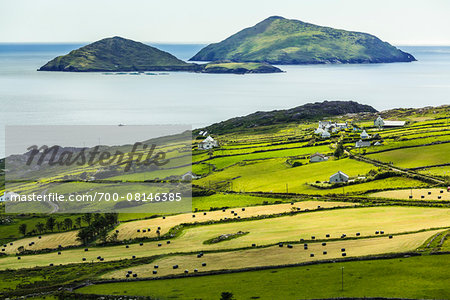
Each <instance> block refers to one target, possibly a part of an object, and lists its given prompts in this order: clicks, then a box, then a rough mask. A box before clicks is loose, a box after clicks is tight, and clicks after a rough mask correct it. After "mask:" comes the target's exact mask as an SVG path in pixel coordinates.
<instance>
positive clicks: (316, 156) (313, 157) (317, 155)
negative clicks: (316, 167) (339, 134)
mask: <svg viewBox="0 0 450 300" xmlns="http://www.w3.org/2000/svg"><path fill="white" fill-rule="evenodd" d="M325 160H328V157H327V156H326V155H323V154H320V153H314V154H313V155H311V157H310V158H309V162H312V163H313V162H319V161H325Z"/></svg>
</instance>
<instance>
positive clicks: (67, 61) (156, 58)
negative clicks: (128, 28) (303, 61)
mask: <svg viewBox="0 0 450 300" xmlns="http://www.w3.org/2000/svg"><path fill="white" fill-rule="evenodd" d="M38 71H62V72H145V71H166V72H167V71H185V72H198V73H234V74H247V73H278V72H282V71H281V70H280V69H279V68H277V67H274V66H271V65H269V64H267V63H233V62H230V61H220V62H211V63H207V64H196V63H187V62H185V61H182V60H181V59H178V58H176V57H175V56H173V55H172V54H170V53H168V52H165V51H162V50H159V49H157V48H155V47H152V46H148V45H145V44H143V43H140V42H136V41H132V40H129V39H125V38H122V37H112V38H105V39H102V40H100V41H97V42H94V43H92V44H89V45H86V46H84V47H81V48H79V49H77V50H73V51H71V52H70V53H69V54H67V55H63V56H58V57H56V58H54V59H52V60H51V61H49V62H48V63H46V64H45V65H44V66H42V67H41V68H39V70H38Z"/></svg>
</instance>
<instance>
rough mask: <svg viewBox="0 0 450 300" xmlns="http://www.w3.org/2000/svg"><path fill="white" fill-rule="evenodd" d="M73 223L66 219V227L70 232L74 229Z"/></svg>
mask: <svg viewBox="0 0 450 300" xmlns="http://www.w3.org/2000/svg"><path fill="white" fill-rule="evenodd" d="M72 226H73V222H72V219H71V218H65V219H64V227H65V228H66V229H68V230H70V229H72Z"/></svg>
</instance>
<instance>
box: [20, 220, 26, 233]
mask: <svg viewBox="0 0 450 300" xmlns="http://www.w3.org/2000/svg"><path fill="white" fill-rule="evenodd" d="M19 232H20V233H21V234H22V235H25V234H27V224H25V223H23V224H20V226H19Z"/></svg>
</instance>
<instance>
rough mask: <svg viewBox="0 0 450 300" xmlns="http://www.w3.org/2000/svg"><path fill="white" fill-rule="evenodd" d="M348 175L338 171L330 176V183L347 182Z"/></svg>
mask: <svg viewBox="0 0 450 300" xmlns="http://www.w3.org/2000/svg"><path fill="white" fill-rule="evenodd" d="M348 179H349V176H348V175H347V174H345V173H344V172H341V171H338V172H337V173H335V174H333V175H331V176H330V183H339V182H348Z"/></svg>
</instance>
